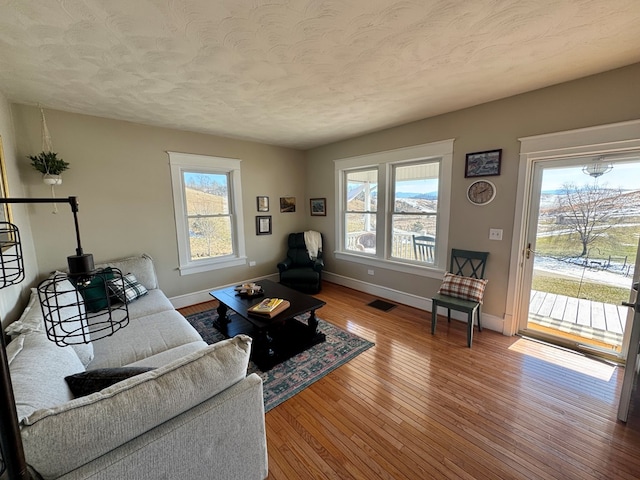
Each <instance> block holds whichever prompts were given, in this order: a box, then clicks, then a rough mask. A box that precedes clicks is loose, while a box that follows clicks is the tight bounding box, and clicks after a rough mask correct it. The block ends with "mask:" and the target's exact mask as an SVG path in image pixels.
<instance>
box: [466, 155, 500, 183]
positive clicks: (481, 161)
mask: <svg viewBox="0 0 640 480" xmlns="http://www.w3.org/2000/svg"><path fill="white" fill-rule="evenodd" d="M501 161H502V149H501V148H500V149H498V150H487V151H486V152H475V153H467V161H466V163H465V169H464V176H465V178H469V177H490V176H493V175H500V162H501Z"/></svg>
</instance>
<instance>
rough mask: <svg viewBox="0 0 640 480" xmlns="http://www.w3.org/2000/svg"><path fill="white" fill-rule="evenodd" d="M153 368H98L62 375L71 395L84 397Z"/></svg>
mask: <svg viewBox="0 0 640 480" xmlns="http://www.w3.org/2000/svg"><path fill="white" fill-rule="evenodd" d="M150 370H153V368H151V367H120V368H98V369H96V370H89V371H86V372H81V373H76V374H74V375H69V376H68V377H64V379H65V381H66V382H67V385H69V389H70V390H71V392H72V393H73V396H74V397H76V398H78V397H84V396H86V395H91V394H92V393H95V392H99V391H100V390H102V389H104V388H107V387H110V386H111V385H114V384H116V383H118V382H121V381H122V380H126V379H127V378H131V377H135V376H136V375H140V374H141V373H145V372H148V371H150Z"/></svg>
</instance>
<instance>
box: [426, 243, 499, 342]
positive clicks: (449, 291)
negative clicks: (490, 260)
mask: <svg viewBox="0 0 640 480" xmlns="http://www.w3.org/2000/svg"><path fill="white" fill-rule="evenodd" d="M488 256H489V252H474V251H471V250H458V249H456V248H453V249H451V265H450V268H449V270H450V272H448V273H445V276H444V280H443V282H442V285H440V289H439V290H438V293H437V294H436V295H434V296H433V298H432V299H431V302H432V306H431V334H432V335H435V333H436V322H437V318H438V307H444V308H446V309H447V320H448V321H449V322H450V321H451V310H457V311H459V312H465V313H466V314H467V346H468V347H469V348H471V341H472V339H473V320H474V317H476V318H477V321H478V331H482V324H481V323H480V316H481V309H482V301H483V297H484V289H485V287H486V285H487V280H485V279H484V270H485V267H486V264H487V257H488Z"/></svg>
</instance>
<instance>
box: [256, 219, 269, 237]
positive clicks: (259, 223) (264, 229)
mask: <svg viewBox="0 0 640 480" xmlns="http://www.w3.org/2000/svg"><path fill="white" fill-rule="evenodd" d="M256 235H271V215H258V216H257V217H256Z"/></svg>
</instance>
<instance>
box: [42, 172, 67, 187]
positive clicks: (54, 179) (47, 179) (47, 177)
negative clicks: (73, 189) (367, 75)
mask: <svg viewBox="0 0 640 480" xmlns="http://www.w3.org/2000/svg"><path fill="white" fill-rule="evenodd" d="M42 181H43V182H44V184H45V185H51V186H57V185H62V176H61V175H52V174H50V173H45V174H44V175H42Z"/></svg>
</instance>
